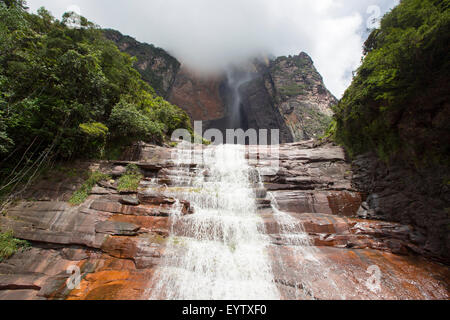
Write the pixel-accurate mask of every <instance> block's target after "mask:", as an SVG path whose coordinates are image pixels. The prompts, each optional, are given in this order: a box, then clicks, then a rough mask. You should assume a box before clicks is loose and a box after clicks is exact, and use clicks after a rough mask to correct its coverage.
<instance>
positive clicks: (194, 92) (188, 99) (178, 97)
mask: <svg viewBox="0 0 450 320" xmlns="http://www.w3.org/2000/svg"><path fill="white" fill-rule="evenodd" d="M223 81H224V79H223V76H217V77H213V76H211V77H207V78H203V77H201V76H198V75H195V73H193V72H191V71H189V70H188V69H186V68H182V69H181V70H180V72H179V73H178V74H177V76H176V80H175V83H174V85H173V88H172V90H171V92H170V95H169V101H170V102H171V103H173V104H175V105H177V106H179V107H180V108H182V109H183V110H184V111H186V112H187V113H188V115H189V116H190V117H191V119H192V120H210V119H218V118H222V117H224V115H225V114H224V111H225V110H224V108H223V102H222V93H221V90H222V83H223Z"/></svg>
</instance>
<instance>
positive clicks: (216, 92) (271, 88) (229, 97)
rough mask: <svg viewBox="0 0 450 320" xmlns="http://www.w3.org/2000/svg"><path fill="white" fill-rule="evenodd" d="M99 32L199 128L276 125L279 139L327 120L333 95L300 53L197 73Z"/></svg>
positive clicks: (317, 128) (310, 131)
mask: <svg viewBox="0 0 450 320" xmlns="http://www.w3.org/2000/svg"><path fill="white" fill-rule="evenodd" d="M104 33H105V36H106V37H107V38H108V39H110V40H112V41H114V42H115V43H116V44H117V45H118V47H119V49H120V50H122V51H124V52H126V53H128V54H130V55H132V56H136V57H137V62H136V64H135V67H136V69H137V70H138V71H139V72H140V73H141V75H142V77H143V79H144V80H145V81H147V82H148V83H149V84H150V85H151V86H152V87H153V88H154V89H155V91H156V92H157V93H158V94H160V95H162V96H164V97H165V98H167V99H168V100H169V101H170V102H171V103H173V104H175V105H177V106H179V107H181V108H182V109H184V110H185V111H186V112H187V113H188V114H189V115H190V117H191V120H192V121H195V120H201V121H204V129H209V128H216V129H219V130H222V131H224V130H226V129H236V128H241V129H244V130H247V129H250V128H252V129H256V130H258V129H279V130H280V142H293V141H301V140H307V139H310V138H314V137H318V136H320V135H322V134H323V133H324V131H325V130H326V129H327V127H328V125H329V122H330V120H331V116H332V111H331V106H332V105H334V104H336V103H337V99H336V98H335V97H334V96H333V95H332V94H331V93H330V92H329V91H328V90H327V89H326V87H325V85H324V83H323V80H322V77H321V76H320V74H319V73H318V72H317V70H316V68H315V67H314V64H313V61H312V60H311V58H310V57H309V56H308V55H307V54H306V53H304V52H302V53H300V54H299V55H296V56H289V57H279V58H276V59H274V60H272V61H269V60H268V59H266V60H265V61H264V60H257V59H255V60H254V61H252V62H249V63H248V64H246V65H244V66H240V67H234V68H231V67H230V69H229V70H227V71H226V72H223V73H222V74H219V75H216V76H207V77H205V76H201V75H198V74H196V73H195V72H192V71H191V70H188V69H187V68H180V63H179V62H178V61H177V60H176V59H175V58H173V57H172V56H170V55H169V54H168V53H167V52H165V51H164V50H162V49H160V48H156V47H154V46H153V45H148V44H143V43H139V42H138V41H136V40H135V39H133V38H131V37H129V36H124V35H122V34H121V33H120V32H118V31H114V30H105V31H104Z"/></svg>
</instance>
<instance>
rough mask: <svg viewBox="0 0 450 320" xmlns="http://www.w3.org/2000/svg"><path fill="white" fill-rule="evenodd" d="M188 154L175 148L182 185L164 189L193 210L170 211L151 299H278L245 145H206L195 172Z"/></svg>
mask: <svg viewBox="0 0 450 320" xmlns="http://www.w3.org/2000/svg"><path fill="white" fill-rule="evenodd" d="M190 156H191V154H190V150H183V149H182V148H180V149H178V151H177V155H176V159H175V162H177V167H178V169H177V170H178V176H179V177H180V178H179V181H178V184H179V185H180V186H181V185H183V187H180V188H177V190H167V194H168V195H170V193H171V192H172V196H174V197H177V198H178V199H185V200H188V201H190V202H191V205H193V206H194V208H195V214H193V215H190V216H184V217H181V215H180V214H177V213H176V212H174V213H175V214H174V215H173V217H172V219H173V221H172V226H173V227H172V235H171V236H170V239H169V241H168V244H167V248H166V251H165V254H164V262H163V263H162V265H161V267H160V268H159V270H158V271H157V274H156V277H155V278H156V279H157V281H156V284H155V285H154V287H153V288H152V296H151V299H181V300H184V299H194V300H198V299H206V300H222V299H233V300H234V299H268V300H271V299H279V298H280V294H279V292H278V289H277V286H276V284H275V281H274V276H273V272H272V266H271V261H270V259H269V255H268V250H267V248H268V246H269V245H270V239H269V237H268V236H267V235H265V234H264V232H263V230H264V224H263V220H262V218H261V217H260V216H258V214H257V207H256V201H255V194H254V190H253V189H252V183H251V182H250V173H251V168H250V166H249V165H248V163H247V161H246V159H245V147H244V146H236V145H222V146H217V147H210V148H206V149H204V150H203V151H202V152H201V156H202V158H203V164H204V165H203V168H199V169H197V172H196V173H195V174H193V175H192V174H191V173H190V167H191V166H190V160H189V159H190ZM186 177H189V179H188V181H186V180H185V179H186Z"/></svg>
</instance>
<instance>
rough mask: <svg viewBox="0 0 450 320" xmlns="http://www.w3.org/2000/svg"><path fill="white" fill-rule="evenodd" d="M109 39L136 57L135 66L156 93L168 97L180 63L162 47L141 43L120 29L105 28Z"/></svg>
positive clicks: (105, 33)
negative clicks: (122, 32)
mask: <svg viewBox="0 0 450 320" xmlns="http://www.w3.org/2000/svg"><path fill="white" fill-rule="evenodd" d="M104 35H105V37H106V38H107V39H109V40H112V41H114V42H115V43H116V44H117V46H118V47H119V49H120V50H121V51H123V52H126V53H128V54H129V55H131V56H133V57H136V58H137V62H136V64H135V68H136V70H137V71H139V73H140V74H141V76H142V78H143V79H144V80H145V81H146V82H148V83H149V84H150V85H151V86H152V87H153V89H155V91H156V93H157V94H158V95H160V96H162V97H164V98H167V97H168V95H169V92H170V89H171V87H172V85H173V83H174V81H175V76H176V75H177V73H178V71H179V69H180V63H179V62H178V61H177V59H175V58H174V57H172V56H171V55H169V54H168V53H167V52H166V51H164V50H163V49H161V48H157V47H155V46H153V45H151V44H147V43H141V42H138V41H136V40H135V39H134V38H132V37H130V36H124V35H122V34H121V33H120V32H119V31H116V30H111V29H107V30H104Z"/></svg>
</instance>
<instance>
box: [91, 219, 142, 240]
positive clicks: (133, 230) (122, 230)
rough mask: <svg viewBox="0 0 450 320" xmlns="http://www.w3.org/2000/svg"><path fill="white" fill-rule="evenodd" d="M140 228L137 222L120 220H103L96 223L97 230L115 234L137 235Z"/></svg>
mask: <svg viewBox="0 0 450 320" xmlns="http://www.w3.org/2000/svg"><path fill="white" fill-rule="evenodd" d="M139 229H140V227H139V226H137V225H135V224H131V223H126V222H118V221H101V222H98V223H97V224H96V225H95V232H97V233H105V234H110V235H115V236H135V235H137V234H138V231H139Z"/></svg>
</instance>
